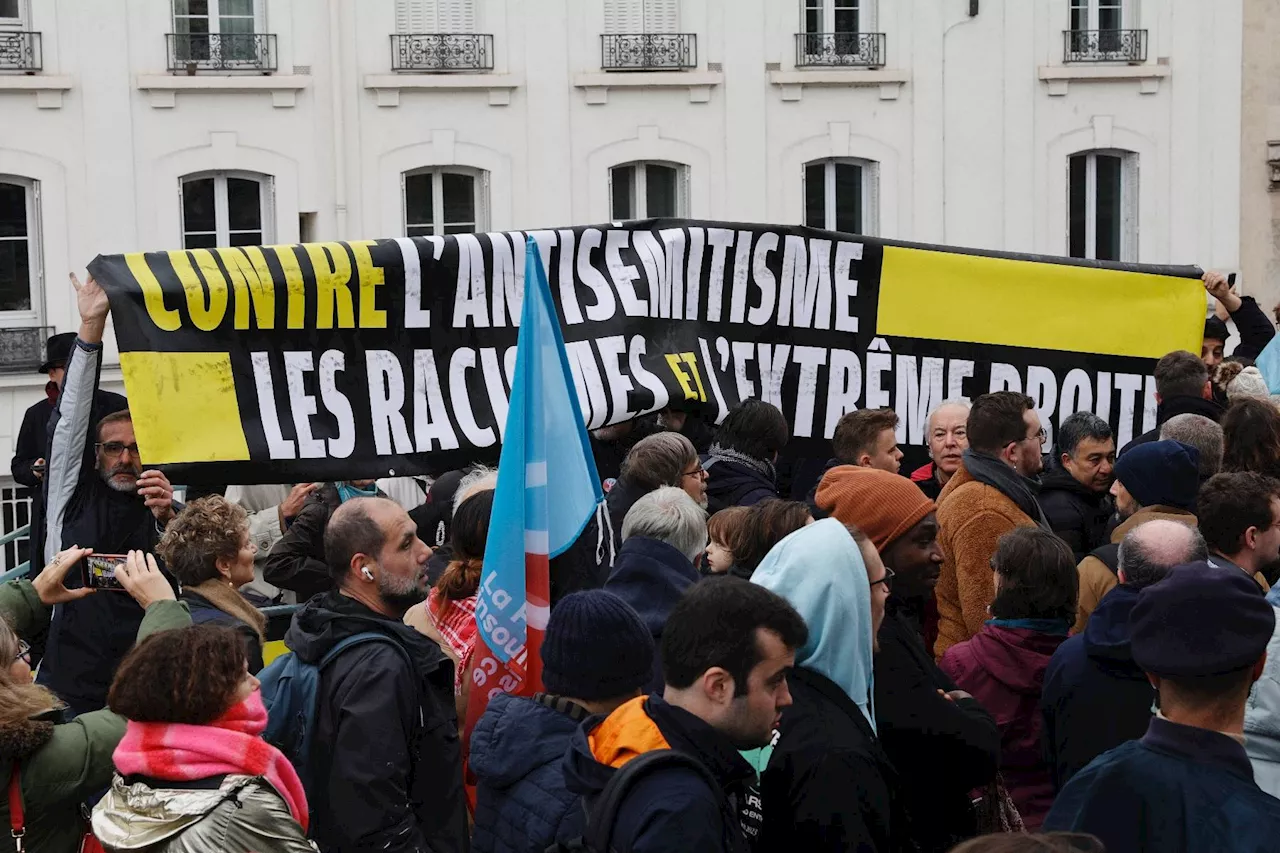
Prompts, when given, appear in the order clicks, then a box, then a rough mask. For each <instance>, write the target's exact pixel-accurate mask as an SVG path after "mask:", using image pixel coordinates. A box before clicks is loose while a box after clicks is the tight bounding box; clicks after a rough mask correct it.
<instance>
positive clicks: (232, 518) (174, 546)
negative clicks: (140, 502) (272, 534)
mask: <svg viewBox="0 0 1280 853" xmlns="http://www.w3.org/2000/svg"><path fill="white" fill-rule="evenodd" d="M248 533H249V515H248V513H246V512H245V511H244V509H243V508H242V507H241V506H240V505H239V504H233V503H231V502H230V501H228V500H227V499H226V498H224V497H222V496H221V495H210V496H209V497H207V498H200V499H199V500H194V501H192V502H191V503H189V504H187V506H186V508H185V509H184V510H183V511H182V512H180V513H178V517H177V518H175V519H174V520H173V521H171V522H169V526H168V527H167V528H165V531H164V536H162V537H161V538H160V544H158V545H157V546H156V553H157V554H159V555H160V557H161V559H163V560H164V562H165V565H166V566H167V567H168V569H169V571H170V572H172V573H173V576H174V577H176V578H177V579H178V581H179V582H180V583H181V584H182V585H183V586H194V585H195V584H198V583H201V582H203V581H207V580H209V579H210V578H216V577H217V576H218V566H217V561H218V558H219V557H222V558H224V559H228V560H234V559H235V558H236V554H238V553H239V551H240V549H241V548H242V547H243V546H244V540H245V537H246V536H247V535H248Z"/></svg>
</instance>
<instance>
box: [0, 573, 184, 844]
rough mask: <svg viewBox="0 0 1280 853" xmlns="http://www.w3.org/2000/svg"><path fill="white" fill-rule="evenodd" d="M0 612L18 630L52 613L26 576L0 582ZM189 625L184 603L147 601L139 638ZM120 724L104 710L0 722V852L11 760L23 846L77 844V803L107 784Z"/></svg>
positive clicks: (29, 629)
mask: <svg viewBox="0 0 1280 853" xmlns="http://www.w3.org/2000/svg"><path fill="white" fill-rule="evenodd" d="M95 594H96V595H120V594H121V593H115V592H99V593H95ZM0 615H2V616H3V617H4V619H5V621H6V622H8V623H9V625H10V626H11V627H12V628H13V630H14V633H16V634H17V635H18V636H19V637H29V636H31V635H32V634H34V633H35V632H36V631H37V630H39V629H40V628H42V627H44V626H46V625H48V624H49V620H50V618H51V617H52V615H53V612H52V610H51V609H50V608H48V607H46V606H45V605H44V604H43V603H41V601H40V597H39V596H38V595H36V591H35V588H34V587H33V586H31V583H30V581H25V580H21V581H10V582H9V583H7V584H4V585H2V586H0ZM190 624H191V615H190V614H189V613H188V612H187V606H186V605H185V604H183V603H182V602H178V601H157V602H155V603H153V604H152V605H151V606H150V607H148V608H147V612H146V615H145V616H144V617H143V619H142V625H141V626H140V627H139V628H138V641H139V642H141V641H142V640H143V638H145V637H147V636H148V635H150V634H154V633H155V632H157V631H166V630H169V629H171V628H183V627H186V626H187V625H190ZM54 716H58V715H56V714H55V715H54ZM124 727H125V720H124V717H121V716H118V715H117V714H113V713H112V712H111V711H109V710H106V709H104V710H101V711H94V712H92V713H89V714H83V715H81V716H79V717H77V718H76V719H75V720H73V721H72V722H70V723H62V724H59V725H55V724H54V722H52V721H51V720H48V719H43V718H41V719H32V720H26V721H24V722H22V723H20V724H18V725H12V726H8V727H5V728H3V729H0V786H3V788H4V790H5V792H6V794H5V795H3V796H0V814H2V815H3V817H0V853H9V851H12V850H14V843H13V838H12V837H11V836H10V833H9V827H10V826H11V824H10V822H9V799H8V796H7V791H8V786H9V777H10V775H11V774H12V772H13V762H14V761H15V760H18V761H20V762H21V775H22V801H23V808H24V810H25V813H26V824H27V835H26V838H25V839H24V841H25V844H24V847H25V849H27V850H30V851H39V853H77V851H79V849H80V846H79V845H80V839H81V837H82V836H83V835H84V832H85V829H86V824H85V821H84V816H83V813H82V812H81V807H80V804H81V803H82V802H83V801H84V800H85V799H87V798H88V797H90V796H92V795H94V794H96V793H98V792H99V791H102V790H104V789H105V788H106V787H107V786H108V785H110V784H111V775H112V772H113V771H114V767H113V765H112V763H111V755H112V753H114V752H115V749H116V744H118V743H119V742H120V738H122V737H124Z"/></svg>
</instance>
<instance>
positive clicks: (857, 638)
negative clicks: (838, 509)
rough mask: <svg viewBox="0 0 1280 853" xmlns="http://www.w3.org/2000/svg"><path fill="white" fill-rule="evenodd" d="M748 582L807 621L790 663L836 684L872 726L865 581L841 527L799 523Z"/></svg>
mask: <svg viewBox="0 0 1280 853" xmlns="http://www.w3.org/2000/svg"><path fill="white" fill-rule="evenodd" d="M751 582H752V583H755V584H759V585H760V586H762V587H764V588H765V589H768V590H772V591H773V592H776V593H777V594H778V595H780V596H782V597H783V598H785V599H786V600H787V601H789V602H790V603H791V606H792V607H794V608H795V609H796V610H797V611H799V613H800V615H801V616H803V617H804V621H805V624H807V625H808V626H809V641H808V642H807V643H805V645H804V648H802V649H800V650H799V651H798V652H797V653H796V665H797V666H803V667H806V668H808V669H812V670H813V671H814V672H818V673H821V674H822V675H824V676H826V677H827V678H829V679H831V680H832V681H833V682H835V683H836V684H837V685H839V687H840V689H842V690H843V691H844V692H845V693H846V694H847V695H848V697H849V698H850V699H852V700H853V702H854V703H855V704H856V705H857V706H858V708H859V709H861V711H862V714H863V716H865V717H866V718H867V722H868V723H870V724H871V729H872V731H875V728H876V714H875V704H874V702H873V698H872V697H873V695H874V694H873V688H874V676H873V669H872V659H871V655H872V652H873V650H874V646H875V636H874V632H873V630H872V624H871V585H870V583H869V582H868V580H867V564H866V562H865V561H864V560H863V559H862V552H861V551H860V550H858V544H857V543H856V542H854V541H853V537H852V536H850V535H849V531H848V530H847V529H846V528H845V526H844V525H843V524H841V523H840V522H838V521H836V520H835V519H833V518H827V519H823V520H822V521H818V522H815V523H813V524H810V525H809V526H808V527H802V528H800V529H799V530H797V531H796V532H795V533H792V534H791V535H790V536H788V537H787V538H786V539H783V540H782V541H781V542H779V543H778V544H777V545H775V546H773V550H772V551H770V552H769V553H768V555H767V556H765V558H764V560H763V561H762V562H761V563H760V565H759V566H758V567H757V568H756V570H755V573H754V574H753V575H752V576H751Z"/></svg>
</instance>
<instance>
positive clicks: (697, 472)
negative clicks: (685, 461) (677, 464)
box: [680, 464, 707, 477]
mask: <svg viewBox="0 0 1280 853" xmlns="http://www.w3.org/2000/svg"><path fill="white" fill-rule="evenodd" d="M680 476H681V477H705V476H707V469H706V468H703V467H702V465H701V464H699V465H698V467H697V468H694V469H693V470H692V471H681V472H680Z"/></svg>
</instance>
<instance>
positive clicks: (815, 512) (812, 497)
mask: <svg viewBox="0 0 1280 853" xmlns="http://www.w3.org/2000/svg"><path fill="white" fill-rule="evenodd" d="M844 464H845V463H844V462H841V461H840V460H839V459H836V458H835V457H832V458H831V459H828V460H827V464H826V465H825V466H824V467H823V469H822V473H821V474H819V475H818V479H817V480H815V481H814V483H813V486H812V487H811V488H810V489H809V491H808V492H807V493H806V494H805V496H804V502H805V503H806V504H808V505H809V514H810V515H812V516H813V517H814V519H815V520H817V519H823V518H826V517H827V511H826V510H825V509H823V508H822V507H820V506H818V486H821V485H822V478H823V477H825V476H827V472H828V471H830V470H831V469H832V468H837V467H839V466H841V465H844Z"/></svg>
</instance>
